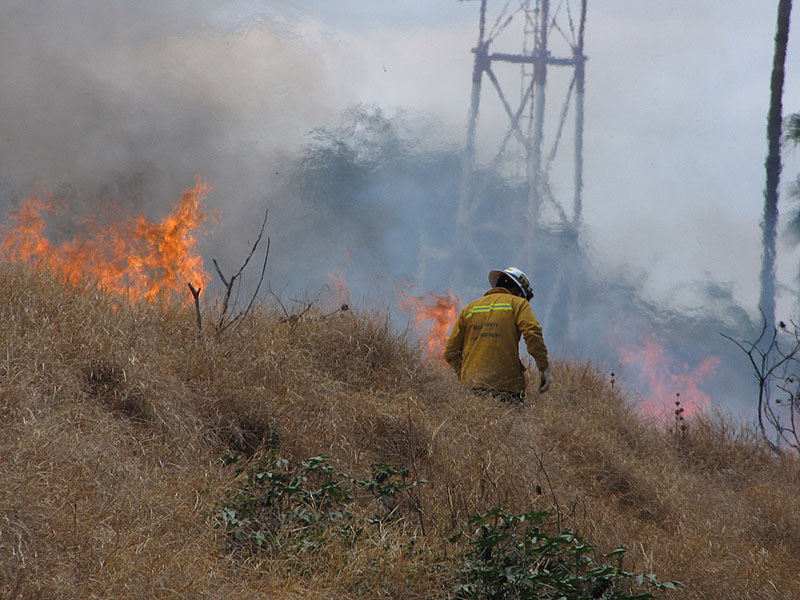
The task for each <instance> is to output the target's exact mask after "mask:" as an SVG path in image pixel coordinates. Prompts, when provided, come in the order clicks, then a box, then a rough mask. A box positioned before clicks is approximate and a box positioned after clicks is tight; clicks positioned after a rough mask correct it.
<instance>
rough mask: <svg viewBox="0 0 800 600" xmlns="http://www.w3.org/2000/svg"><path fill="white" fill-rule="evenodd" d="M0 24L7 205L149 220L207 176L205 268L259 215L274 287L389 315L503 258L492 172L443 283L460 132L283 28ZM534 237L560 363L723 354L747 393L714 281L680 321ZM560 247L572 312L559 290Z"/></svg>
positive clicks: (702, 287)
mask: <svg viewBox="0 0 800 600" xmlns="http://www.w3.org/2000/svg"><path fill="white" fill-rule="evenodd" d="M2 12H3V18H2V19H0V52H2V55H3V61H2V62H1V63H0V86H2V89H3V92H2V93H0V209H2V210H3V211H4V210H5V208H6V207H7V206H9V205H11V204H13V203H16V202H18V201H19V200H20V199H21V198H22V197H24V196H25V195H27V194H31V193H35V192H37V191H39V190H41V189H46V190H49V191H50V192H51V193H54V194H55V195H56V196H57V197H59V199H60V200H62V202H64V203H67V204H68V205H69V206H70V208H71V209H72V211H74V212H75V213H92V212H96V211H97V210H98V208H97V207H98V206H107V205H108V204H109V203H114V204H116V205H119V206H122V207H124V208H125V209H126V210H128V211H131V212H138V211H143V212H146V213H147V214H148V215H149V216H151V217H152V218H157V217H159V216H162V215H164V214H166V213H167V212H168V211H169V210H170V208H171V207H172V205H173V204H174V203H175V202H176V200H177V199H178V197H179V195H180V191H181V190H182V189H183V188H185V187H187V186H189V185H191V184H192V183H193V181H194V177H195V175H200V176H201V177H203V178H204V179H205V180H207V181H209V182H211V183H212V184H213V185H214V187H215V191H214V193H213V194H211V195H210V197H209V201H208V203H209V205H210V208H211V209H212V210H213V211H215V212H216V213H217V215H218V223H217V225H216V226H215V228H214V232H213V235H211V236H209V237H208V238H206V240H205V242H204V246H203V251H204V255H205V257H206V258H207V259H208V260H209V261H210V258H212V257H214V258H218V259H219V261H220V263H221V265H222V266H223V268H224V269H232V268H236V266H237V265H238V264H239V263H240V261H241V260H242V259H243V258H244V256H245V255H246V252H247V250H248V248H249V244H250V243H251V242H252V240H253V238H254V237H255V235H256V234H257V233H258V231H257V229H258V224H259V223H260V219H261V215H262V214H263V210H264V209H265V208H267V207H269V208H270V222H269V225H268V232H267V233H268V235H270V236H271V237H272V242H273V243H272V252H271V259H270V265H269V270H268V277H269V278H270V281H271V283H272V284H273V287H274V288H275V289H278V290H286V291H285V293H286V294H287V296H292V295H293V294H302V293H303V292H306V291H310V293H312V294H313V293H315V292H316V291H317V290H318V289H320V288H322V287H323V286H324V285H325V284H326V282H327V276H328V274H329V273H330V272H331V271H332V270H334V269H338V270H339V271H341V272H342V273H343V274H344V275H345V277H346V280H347V284H348V286H349V287H350V290H351V296H352V300H353V302H355V303H359V304H361V303H369V304H378V305H379V306H385V307H389V308H390V309H394V307H395V304H394V303H395V301H396V294H395V290H396V287H397V285H398V284H403V283H415V284H416V289H418V290H430V291H434V292H442V291H444V290H446V289H449V288H450V289H454V291H456V292H457V293H459V294H460V295H461V296H462V298H463V299H464V300H465V301H466V300H468V299H470V298H471V297H472V296H473V295H475V294H477V293H481V292H482V291H484V289H485V287H486V281H485V279H486V270H487V267H490V266H491V267H498V266H499V267H503V266H507V263H508V262H509V261H508V257H509V256H514V255H515V248H514V240H513V236H506V235H504V228H505V227H506V224H507V223H506V222H507V219H503V218H498V214H500V215H503V214H513V210H514V207H518V206H521V205H523V204H524V202H525V199H526V197H527V190H526V189H525V188H524V187H522V186H520V185H518V184H516V183H514V182H513V180H511V179H509V178H508V177H506V176H505V175H506V174H504V173H500V172H496V171H491V170H486V171H484V172H482V173H480V177H481V180H482V181H483V183H484V184H485V185H483V186H482V189H483V193H484V194H486V196H487V198H490V199H491V201H492V202H490V203H486V204H485V206H486V208H485V209H484V211H485V212H484V213H483V214H480V215H478V218H479V219H483V220H485V221H486V222H487V223H490V224H491V228H490V229H491V232H490V233H487V235H485V236H483V237H481V238H480V239H478V240H476V241H475V244H476V247H477V255H479V256H480V259H478V260H471V261H468V262H467V264H465V265H464V267H465V268H464V269H463V273H464V276H463V278H462V279H461V280H455V279H454V269H453V262H454V260H457V257H458V256H459V255H460V253H461V250H462V249H460V248H455V247H454V246H453V244H454V238H455V212H456V207H457V202H458V193H459V183H460V181H461V177H462V172H461V164H462V163H461V158H462V157H461V145H462V143H463V142H462V140H461V139H457V140H455V141H454V142H452V143H449V142H442V139H441V137H442V136H441V132H440V130H439V129H437V127H436V124H435V123H434V122H432V121H431V120H428V119H426V118H423V117H421V116H418V115H399V116H394V115H393V116H388V115H386V114H385V113H382V112H381V111H380V110H378V109H375V108H370V107H364V106H361V105H359V104H358V103H357V98H355V97H350V96H349V95H348V92H346V91H345V90H346V89H348V88H347V86H343V85H342V82H341V81H336V80H332V79H331V78H330V75H329V72H328V71H327V70H326V68H325V65H324V62H323V61H322V60H321V57H320V56H319V55H318V54H317V53H316V52H315V51H314V50H313V49H312V48H310V47H309V46H308V45H306V44H305V43H304V39H303V38H302V37H299V36H297V35H296V34H295V33H294V32H293V31H292V30H291V29H290V28H287V27H285V28H283V29H281V26H280V24H279V23H277V21H274V20H273V21H271V22H270V23H266V22H261V23H256V24H254V25H252V26H250V27H248V28H246V29H242V28H234V27H232V26H230V24H229V23H228V22H226V20H225V15H224V14H222V13H215V12H214V11H210V10H204V11H198V10H197V4H196V3H192V2H188V1H185V2H183V1H181V2H170V3H163V2H160V1H156V0H145V1H143V2H136V3H126V2H117V1H110V2H99V1H97V2H77V3H76V2H73V3H59V2H55V1H50V2H47V1H45V2H28V1H25V2H22V1H20V2H11V3H6V4H5V5H4V8H3V11H2ZM278 30H280V32H279V33H276V32H277V31H278ZM467 76H468V74H464V78H465V81H466V78H467ZM353 77H357V74H353ZM350 83H352V82H350ZM348 107H349V108H348ZM445 139H447V138H446V136H445ZM64 227H66V229H63V230H59V233H60V235H62V236H64V237H66V236H69V235H70V230H69V228H68V226H66V225H65V226H64ZM540 234H541V235H539V236H537V242H536V247H535V256H536V260H535V261H533V262H534V264H531V265H520V266H522V267H523V268H526V269H528V271H529V274H531V275H532V277H533V278H534V281H535V282H536V290H537V296H536V299H535V301H534V308H535V310H536V311H537V313H538V314H539V316H540V318H541V319H542V321H543V324H544V326H545V335H546V337H547V340H548V344H549V345H550V346H551V347H552V348H553V349H554V350H555V351H556V352H560V353H568V354H570V355H571V356H576V357H578V358H580V359H585V360H596V361H598V362H599V363H600V364H601V365H602V367H603V368H605V369H607V370H608V371H609V372H610V371H612V370H614V371H616V372H618V373H619V372H620V367H621V366H622V365H620V354H619V347H620V346H623V345H626V346H628V347H631V348H633V351H634V352H635V351H636V349H637V348H639V347H640V346H639V344H640V343H641V342H643V341H644V340H646V339H650V338H654V339H656V340H657V341H658V342H659V343H660V344H663V345H665V346H666V347H667V348H668V349H669V351H670V353H671V356H672V357H673V358H674V360H676V361H678V362H679V363H681V364H686V365H696V364H699V363H700V362H701V361H702V360H703V359H704V358H705V357H707V356H709V355H717V356H721V357H723V366H722V367H721V368H719V369H718V372H717V375H716V377H715V378H714V380H713V381H712V383H713V384H714V385H715V389H716V391H717V392H718V393H719V397H720V398H722V399H723V400H722V402H723V403H725V404H727V403H728V399H729V398H730V399H731V402H733V403H735V402H737V401H740V400H741V399H742V398H743V397H745V395H746V394H745V393H743V392H742V390H743V389H745V388H747V389H749V387H748V386H749V383H750V382H749V375H748V374H747V373H743V372H740V371H739V370H738V369H737V368H736V367H737V366H738V365H740V364H742V363H741V357H739V356H737V355H736V354H735V351H734V350H733V349H732V348H731V347H730V346H729V344H728V342H725V341H724V340H723V339H722V338H721V336H720V335H719V334H720V333H730V334H732V335H733V336H734V337H736V338H741V337H747V335H746V332H747V331H749V328H750V327H752V326H751V324H750V320H749V319H748V318H747V314H746V311H744V310H743V309H742V308H741V307H740V306H738V305H737V304H736V302H735V301H734V300H733V297H732V294H731V290H730V289H729V288H727V287H726V286H725V285H724V284H720V283H716V282H713V281H708V282H703V283H699V284H698V285H697V289H696V290H695V292H696V293H697V294H699V296H700V297H701V298H703V299H704V302H705V307H704V310H703V311H698V312H697V313H690V314H686V313H678V312H676V311H673V310H669V309H665V308H664V307H662V306H659V305H658V304H657V303H654V302H652V301H648V300H647V299H646V298H645V296H644V294H643V291H642V285H641V282H642V281H643V280H644V279H646V278H645V276H644V274H641V273H630V272H624V271H621V272H612V271H611V270H610V269H609V268H608V267H604V266H602V265H601V264H599V261H598V260H597V258H596V257H594V256H593V249H592V247H591V243H590V236H582V237H581V239H580V241H579V242H577V241H576V239H575V238H574V236H573V234H568V233H565V232H563V231H558V230H557V229H550V230H547V229H543V230H542V231H541V232H540ZM565 252H567V253H569V257H570V258H569V260H568V261H567V262H566V264H567V267H568V269H567V273H566V276H567V277H569V278H571V279H572V286H571V289H572V290H573V294H574V297H573V298H572V300H571V301H570V302H564V301H563V298H560V297H556V296H554V294H555V293H556V292H554V291H552V290H555V289H557V286H556V285H555V283H556V282H557V281H558V280H559V278H560V277H562V278H563V277H564V276H565V274H564V273H563V272H561V273H560V272H559V270H558V268H557V267H556V265H558V264H562V265H563V264H565V263H564V261H563V260H562V261H559V260H557V258H559V257H561V256H563V255H564V253H565ZM565 311H569V312H568V313H567V312H565ZM395 314H397V313H395ZM398 317H399V318H402V317H400V316H399V315H398ZM568 317H569V318H568ZM567 323H569V326H567ZM636 376H637V374H636V373H635V372H631V373H629V377H630V379H631V380H632V381H633V380H635V378H636ZM676 391H679V390H676Z"/></svg>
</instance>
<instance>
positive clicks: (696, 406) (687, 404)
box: [620, 339, 721, 423]
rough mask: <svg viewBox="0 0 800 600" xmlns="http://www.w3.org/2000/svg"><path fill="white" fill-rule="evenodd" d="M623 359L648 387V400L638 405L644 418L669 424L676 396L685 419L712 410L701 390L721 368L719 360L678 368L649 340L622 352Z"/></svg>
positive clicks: (708, 359) (710, 359)
mask: <svg viewBox="0 0 800 600" xmlns="http://www.w3.org/2000/svg"><path fill="white" fill-rule="evenodd" d="M620 358H621V362H622V364H624V365H626V366H628V367H631V368H634V369H637V370H638V371H639V372H640V373H641V375H642V379H643V380H645V381H644V383H646V384H647V385H648V390H647V396H646V398H645V400H644V401H643V402H641V403H640V404H639V410H640V412H641V413H642V415H644V416H646V417H653V418H656V419H658V420H659V421H663V422H665V423H666V422H668V421H669V419H670V418H672V417H673V416H674V415H673V408H674V407H673V401H674V400H675V398H676V394H680V396H679V397H680V402H681V405H682V408H683V409H684V411H683V415H684V416H685V417H686V418H688V417H691V416H694V415H697V414H699V413H701V412H703V411H704V410H706V409H708V408H709V407H710V406H711V398H710V397H709V396H708V394H706V393H705V392H703V391H701V390H700V389H699V387H698V386H699V384H700V383H701V382H702V381H703V379H705V378H706V377H707V376H708V375H710V374H712V373H713V372H714V371H715V370H716V368H717V367H718V366H719V364H720V362H721V361H720V359H719V357H716V356H709V357H707V358H705V359H704V360H703V361H702V362H701V363H700V364H699V365H698V366H696V367H694V368H693V369H692V368H690V367H689V365H687V364H683V365H679V364H676V361H675V360H674V359H673V358H672V357H671V356H670V355H669V354H668V352H667V351H666V349H665V348H664V347H663V346H662V345H660V344H658V343H657V342H655V341H654V340H652V339H646V340H645V341H644V342H643V344H642V345H640V346H637V347H634V348H622V349H621V351H620Z"/></svg>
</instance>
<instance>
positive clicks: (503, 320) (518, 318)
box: [444, 288, 548, 393]
mask: <svg viewBox="0 0 800 600" xmlns="http://www.w3.org/2000/svg"><path fill="white" fill-rule="evenodd" d="M521 336H524V338H525V345H526V347H527V348H528V353H529V354H530V355H531V356H533V358H534V360H535V361H536V367H537V368H538V369H539V371H540V372H541V371H543V370H544V369H546V368H547V366H548V364H547V347H546V346H545V345H544V339H543V338H542V326H541V325H539V321H537V320H536V315H534V314H533V310H532V309H531V306H530V304H528V302H527V301H526V300H525V299H524V298H520V297H519V296H514V295H513V294H511V293H510V292H509V291H508V290H506V289H504V288H492V289H491V290H489V291H488V292H486V294H485V295H483V296H481V297H480V298H478V299H477V300H474V301H473V302H470V303H469V304H467V305H466V306H465V307H464V308H463V309H462V310H461V313H460V314H459V315H458V320H457V321H456V324H455V326H454V327H453V331H452V332H451V333H450V338H449V339H448V340H447V346H446V347H445V351H444V358H445V360H446V361H447V362H448V364H450V365H451V366H452V367H453V368H454V369H455V370H456V373H458V375H459V378H460V379H461V381H463V382H464V383H465V384H466V385H469V386H470V387H473V388H484V389H493V390H501V391H507V392H515V393H518V392H524V391H525V377H524V375H523V373H524V367H523V366H522V362H521V361H520V359H519V340H520V337H521Z"/></svg>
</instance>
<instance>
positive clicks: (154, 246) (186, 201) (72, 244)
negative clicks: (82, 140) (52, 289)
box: [0, 177, 210, 301]
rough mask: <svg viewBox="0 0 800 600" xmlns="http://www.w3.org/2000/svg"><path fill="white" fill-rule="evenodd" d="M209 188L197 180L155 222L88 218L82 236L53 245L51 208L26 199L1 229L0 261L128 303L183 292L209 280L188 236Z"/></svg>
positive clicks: (200, 215)
mask: <svg viewBox="0 0 800 600" xmlns="http://www.w3.org/2000/svg"><path fill="white" fill-rule="evenodd" d="M209 188H210V185H209V184H207V183H204V182H202V181H201V180H200V178H199V177H198V178H197V180H196V181H195V186H194V187H193V188H188V189H185V190H184V191H183V193H182V194H181V199H180V202H178V204H177V205H176V206H175V208H174V209H173V210H172V213H170V214H169V215H168V216H167V217H166V218H165V219H164V220H163V221H161V222H160V223H151V222H149V221H148V220H147V219H146V218H145V217H144V216H139V217H136V218H131V219H127V220H125V221H123V222H121V223H114V224H111V225H107V226H103V225H99V224H97V223H96V222H94V221H92V220H88V221H87V222H86V223H85V235H78V236H76V237H74V238H73V239H72V240H71V241H68V242H64V243H61V244H58V245H55V244H53V243H51V242H50V241H49V240H48V239H47V237H45V229H46V227H47V225H46V222H45V217H44V215H45V214H47V213H50V214H56V210H55V208H54V206H53V204H52V203H47V202H44V201H42V200H41V199H39V198H37V197H35V196H34V197H29V198H26V199H25V200H23V201H22V203H21V204H20V207H19V208H17V209H16V210H12V211H9V215H8V219H7V222H6V223H5V224H4V225H3V227H2V230H0V236H2V237H0V239H2V242H0V260H5V261H8V262H24V261H36V262H38V263H40V264H42V265H44V266H45V267H46V268H48V269H49V270H50V271H52V272H53V273H55V274H57V275H60V276H61V277H63V278H64V279H65V280H66V281H68V282H70V283H77V282H79V281H81V280H84V279H88V280H92V281H96V282H97V284H98V285H99V286H100V287H102V288H103V289H105V290H108V291H110V292H112V293H115V294H119V295H123V296H125V297H127V298H129V299H130V300H131V301H136V300H142V299H144V300H146V301H151V300H155V299H158V298H164V297H165V295H167V294H170V293H176V294H183V293H185V288H186V284H187V283H192V284H193V285H195V286H196V287H199V286H203V285H205V284H206V283H207V282H208V281H209V279H210V277H209V275H208V274H207V273H206V272H205V269H204V266H203V258H202V257H201V256H200V255H199V254H196V253H195V244H196V240H195V238H194V235H193V232H194V230H195V229H196V228H197V227H199V225H200V224H201V223H202V222H203V221H204V220H205V218H206V213H205V211H204V210H203V209H202V207H201V206H200V201H201V200H202V199H203V198H204V197H205V195H206V193H207V192H208V190H209Z"/></svg>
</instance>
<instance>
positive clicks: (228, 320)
mask: <svg viewBox="0 0 800 600" xmlns="http://www.w3.org/2000/svg"><path fill="white" fill-rule="evenodd" d="M268 217H269V209H267V210H265V211H264V220H263V221H262V222H261V229H260V230H259V232H258V237H256V240H255V242H254V243H253V247H252V248H251V249H250V252H249V253H248V254H247V256H246V257H245V259H244V262H243V263H242V266H241V267H239V270H238V271H237V272H236V273H234V275H233V276H232V277H231V278H230V279H227V278H226V277H225V275H224V274H223V273H222V269H221V268H220V266H219V263H217V259H216V258H213V259H212V262H213V263H214V268H215V269H216V271H217V275H219V278H220V279H221V280H222V283H223V284H224V285H225V296H224V298H223V300H222V309H221V310H220V315H219V320H218V322H217V333H222V332H223V331H225V330H226V329H228V328H229V327H231V326H238V324H239V323H241V322H242V321H243V320H244V319H245V317H247V315H248V314H249V313H250V310H251V309H252V307H253V303H254V302H255V299H256V297H257V296H258V292H259V290H260V289H261V284H262V283H263V282H264V274H265V273H266V270H267V261H268V260H269V249H270V239H269V238H267V251H266V252H265V254H264V263H263V264H262V266H261V276H260V278H259V280H258V285H257V286H256V289H255V291H254V292H253V294H252V296H251V297H250V300H249V302H248V304H247V308H246V309H245V310H244V311H242V312H241V313H239V314H238V315H235V316H233V317H229V316H228V311H229V309H231V310H234V309H235V307H236V305H237V303H238V299H239V287H237V288H236V296H235V298H234V301H233V305H232V306H231V304H230V299H231V295H232V293H233V289H234V286H235V284H236V283H237V281H238V282H240V283H241V278H242V273H243V272H244V269H245V267H247V265H248V264H249V263H250V260H251V259H252V258H253V255H254V254H255V252H256V250H257V249H258V246H259V244H261V240H262V238H263V236H264V228H265V227H266V225H267V219H268Z"/></svg>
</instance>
